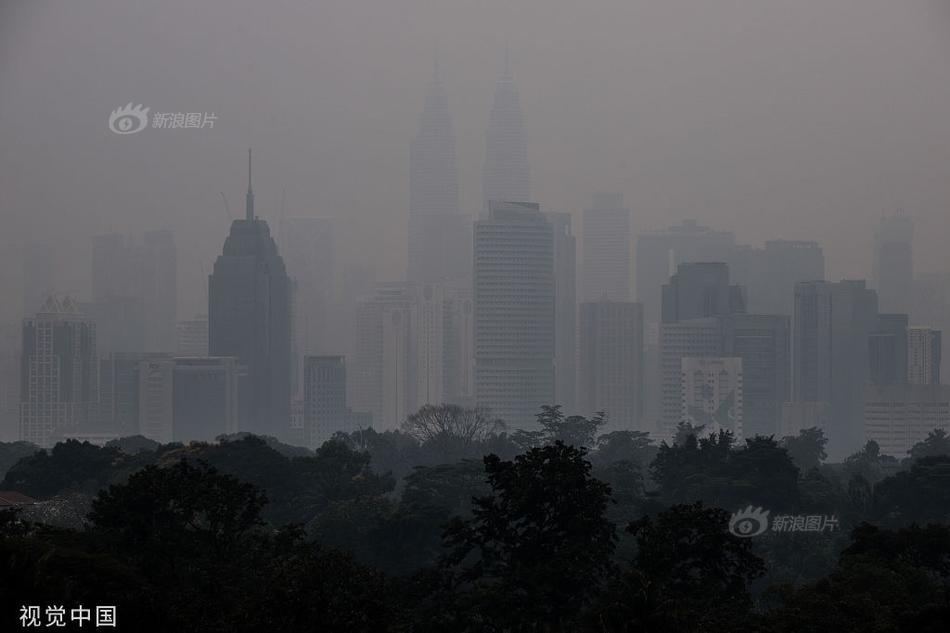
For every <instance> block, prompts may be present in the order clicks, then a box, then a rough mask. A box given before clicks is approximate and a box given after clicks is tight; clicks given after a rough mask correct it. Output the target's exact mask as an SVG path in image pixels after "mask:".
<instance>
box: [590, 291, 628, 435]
mask: <svg viewBox="0 0 950 633" xmlns="http://www.w3.org/2000/svg"><path fill="white" fill-rule="evenodd" d="M643 351H644V350H643V307H642V306H641V305H640V304H639V303H621V302H614V301H606V300H604V301H598V302H596V303H582V304H581V307H580V363H579V367H578V370H579V371H578V374H577V375H578V385H577V387H578V394H577V395H578V403H579V405H578V406H579V413H580V414H581V415H593V414H594V413H596V412H598V411H603V412H605V413H606V414H607V428H606V429H605V431H607V432H609V431H635V430H640V429H641V424H640V422H641V417H642V415H643Z"/></svg>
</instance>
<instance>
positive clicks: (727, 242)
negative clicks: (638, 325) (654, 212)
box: [636, 220, 743, 323]
mask: <svg viewBox="0 0 950 633" xmlns="http://www.w3.org/2000/svg"><path fill="white" fill-rule="evenodd" d="M739 257H740V249H739V248H738V247H737V246H736V238H735V235H733V234H732V233H728V232H725V231H714V230H712V229H710V228H709V227H707V226H702V225H700V224H697V223H696V221H695V220H686V221H684V222H683V223H682V224H681V225H679V226H673V227H670V228H668V229H665V230H662V231H652V232H646V233H641V234H640V235H638V236H637V249H636V284H637V288H636V291H637V292H636V297H637V301H638V302H640V303H642V304H643V316H644V319H646V322H647V323H659V321H660V305H661V288H662V287H663V285H664V284H665V283H667V281H668V280H669V278H670V275H672V274H673V273H675V272H676V267H677V266H678V265H679V264H683V263H687V262H724V263H726V264H728V265H729V269H730V270H731V271H733V277H735V281H736V282H737V283H742V282H743V280H742V278H741V277H739V276H738V275H736V274H735V272H736V269H737V268H738V264H739V262H737V261H736V260H737V259H739Z"/></svg>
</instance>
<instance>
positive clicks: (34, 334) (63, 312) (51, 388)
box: [20, 296, 99, 448]
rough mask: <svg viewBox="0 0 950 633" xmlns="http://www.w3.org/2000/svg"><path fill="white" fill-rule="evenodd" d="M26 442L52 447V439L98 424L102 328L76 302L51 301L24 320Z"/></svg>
mask: <svg viewBox="0 0 950 633" xmlns="http://www.w3.org/2000/svg"><path fill="white" fill-rule="evenodd" d="M21 349H22V353H21V354H22V355H21V357H20V358H21V360H20V439H21V440H23V441H26V442H32V443H34V444H36V445H37V446H40V447H42V448H48V447H49V446H50V444H51V443H52V440H51V438H52V437H53V436H55V435H60V434H63V433H66V432H69V431H72V430H79V429H82V427H84V426H86V425H87V424H89V422H91V421H95V420H94V418H95V416H96V410H95V405H96V401H97V395H98V389H99V384H98V367H97V358H96V326H95V323H93V322H92V321H91V320H89V319H88V318H86V317H85V316H84V315H83V314H82V313H80V312H79V309H78V307H77V306H76V303H75V302H74V301H73V300H72V299H70V298H68V297H67V298H64V299H62V300H59V299H56V298H55V297H52V296H51V297H49V298H48V299H47V300H46V303H45V304H44V305H43V306H42V307H41V308H40V311H39V312H38V313H37V314H36V316H34V317H33V318H30V319H25V320H24V321H23V341H22V348H21Z"/></svg>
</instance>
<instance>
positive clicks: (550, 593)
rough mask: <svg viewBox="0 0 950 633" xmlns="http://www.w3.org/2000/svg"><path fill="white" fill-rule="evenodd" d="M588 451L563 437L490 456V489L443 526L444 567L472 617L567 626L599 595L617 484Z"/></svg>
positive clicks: (483, 622)
mask: <svg viewBox="0 0 950 633" xmlns="http://www.w3.org/2000/svg"><path fill="white" fill-rule="evenodd" d="M585 453H586V452H585V451H584V449H582V448H575V447H573V446H567V445H565V444H563V443H562V442H559V441H558V442H555V443H554V444H553V445H548V446H544V447H542V448H534V449H531V450H530V451H528V452H527V453H525V454H524V455H520V456H518V457H516V458H515V460H514V461H513V462H509V461H502V460H501V459H499V458H498V457H497V456H494V455H489V456H488V457H486V458H485V470H486V473H487V475H488V483H489V486H490V487H491V493H490V494H488V495H486V496H484V497H480V498H477V499H475V501H474V507H473V511H472V514H473V516H472V517H471V518H469V519H456V520H455V521H454V522H452V523H451V524H450V525H449V527H448V528H447V529H446V532H445V541H446V544H447V546H448V548H449V551H448V554H447V555H446V557H445V559H444V562H443V565H444V567H445V568H446V569H447V570H449V571H450V572H451V573H452V574H453V575H454V577H455V578H456V580H457V582H458V583H459V585H458V586H459V588H460V590H461V591H463V593H464V594H465V600H464V601H463V602H464V603H465V604H467V605H468V607H469V608H468V615H467V617H465V618H464V619H465V620H467V621H468V622H473V623H474V622H478V623H479V627H480V628H482V629H483V630H493V629H500V630H527V628H529V627H530V628H533V630H566V628H567V627H569V624H570V623H571V622H573V621H575V619H576V618H577V617H578V614H579V612H580V611H581V610H582V609H583V608H584V606H585V605H586V604H587V603H589V602H590V601H591V600H593V598H594V596H596V594H597V591H598V589H599V587H600V586H601V584H602V582H603V578H604V576H605V574H606V573H607V572H608V571H609V570H610V569H611V567H612V562H611V553H612V551H613V549H614V544H615V539H616V537H615V534H614V526H613V525H612V524H611V523H610V522H609V521H608V520H607V518H606V516H605V513H606V509H607V503H608V498H609V495H610V488H609V487H608V486H607V485H606V484H604V483H602V482H599V481H597V480H595V479H593V478H592V477H591V474H590V463H589V462H588V461H587V460H586V459H585V456H586V454H585ZM475 606H477V609H474V607H475ZM473 609H474V610H473ZM545 627H547V629H546V628H545ZM475 630H478V629H475Z"/></svg>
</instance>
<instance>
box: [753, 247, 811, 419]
mask: <svg viewBox="0 0 950 633" xmlns="http://www.w3.org/2000/svg"><path fill="white" fill-rule="evenodd" d="M824 278H825V255H824V252H823V251H822V250H821V246H819V245H818V243H817V242H798V241H787V240H773V241H769V242H766V243H765V247H764V248H761V249H754V250H753V251H752V252H751V254H750V262H749V288H748V290H749V296H748V308H749V312H755V313H756V314H788V315H790V314H792V312H793V311H794V309H795V284H797V283H798V282H800V281H820V280H822V279H824ZM746 378H747V379H748V373H747V374H746ZM747 392H748V390H747ZM746 422H747V423H748V416H747V417H746Z"/></svg>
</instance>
